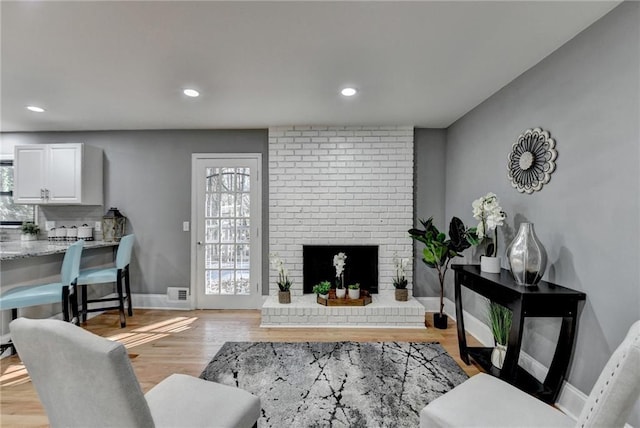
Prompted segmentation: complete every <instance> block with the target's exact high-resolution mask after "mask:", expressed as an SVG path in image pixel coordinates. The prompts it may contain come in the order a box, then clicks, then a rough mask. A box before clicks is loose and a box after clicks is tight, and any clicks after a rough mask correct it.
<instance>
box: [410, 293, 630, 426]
mask: <svg viewBox="0 0 640 428" xmlns="http://www.w3.org/2000/svg"><path fill="white" fill-rule="evenodd" d="M416 299H417V300H418V301H419V302H420V303H422V305H423V306H424V307H425V312H438V311H439V310H440V299H439V298H438V297H416ZM444 313H445V314H447V315H448V316H449V317H451V318H452V319H454V320H455V319H456V310H455V304H454V303H453V302H452V301H451V299H447V298H445V299H444ZM464 327H465V330H466V332H467V333H468V334H470V335H472V336H473V337H475V338H476V339H477V340H478V341H479V342H480V343H481V344H482V345H483V346H493V334H492V333H491V329H490V328H489V326H488V325H486V324H485V323H484V322H482V321H481V320H479V319H478V318H476V317H475V316H473V315H471V314H470V313H469V312H467V311H464ZM518 364H519V365H520V366H521V367H522V368H523V369H525V370H526V371H528V372H529V373H530V374H531V375H532V376H533V377H535V378H536V379H538V381H540V382H542V381H543V380H544V378H545V377H546V375H547V372H548V371H549V369H548V367H546V366H545V365H544V364H542V363H540V362H539V361H537V360H536V359H534V358H533V357H532V356H530V355H529V354H527V353H526V352H523V351H520V358H519V359H518ZM586 401H587V395H586V394H584V393H583V392H582V391H580V390H579V389H578V388H576V387H575V386H573V385H571V384H570V383H568V382H566V381H565V382H563V384H562V388H560V393H559V394H558V399H557V401H556V403H555V404H556V406H557V407H558V408H559V409H560V410H562V412H563V413H565V414H566V415H567V416H569V417H571V418H573V419H575V420H577V419H578V416H579V415H580V412H581V411H582V408H583V407H584V404H585V403H586ZM627 426H628V425H627Z"/></svg>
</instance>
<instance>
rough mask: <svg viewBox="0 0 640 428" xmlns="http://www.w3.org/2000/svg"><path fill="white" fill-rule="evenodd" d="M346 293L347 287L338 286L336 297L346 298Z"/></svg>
mask: <svg viewBox="0 0 640 428" xmlns="http://www.w3.org/2000/svg"><path fill="white" fill-rule="evenodd" d="M346 295H347V289H346V288H336V297H337V298H338V299H344V298H345V296H346Z"/></svg>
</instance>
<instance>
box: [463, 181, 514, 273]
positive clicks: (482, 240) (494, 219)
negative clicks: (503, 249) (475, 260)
mask: <svg viewBox="0 0 640 428" xmlns="http://www.w3.org/2000/svg"><path fill="white" fill-rule="evenodd" d="M471 207H472V208H473V218H475V219H476V220H478V221H479V223H478V226H477V227H476V228H475V229H474V228H471V229H470V231H471V232H470V233H469V237H470V238H471V240H472V241H473V242H472V244H473V245H483V246H484V255H482V256H480V270H481V271H483V272H488V273H500V257H498V226H502V225H504V219H505V218H506V217H507V214H506V213H505V212H504V211H503V210H502V207H501V206H500V201H499V200H498V197H497V196H496V194H495V193H492V192H489V193H487V194H486V195H484V196H482V197H480V198H478V199H476V200H475V201H473V203H472V204H471Z"/></svg>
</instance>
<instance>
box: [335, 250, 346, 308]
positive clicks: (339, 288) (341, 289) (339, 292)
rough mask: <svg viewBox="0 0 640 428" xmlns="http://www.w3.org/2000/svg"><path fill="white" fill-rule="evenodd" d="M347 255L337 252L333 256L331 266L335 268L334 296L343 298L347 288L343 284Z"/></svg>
mask: <svg viewBox="0 0 640 428" xmlns="http://www.w3.org/2000/svg"><path fill="white" fill-rule="evenodd" d="M346 260H347V255H346V254H345V253H343V252H339V253H338V254H336V255H335V256H333V266H334V267H335V268H336V297H337V298H338V299H344V298H345V296H346V295H347V289H346V288H345V286H344V267H345V265H346V264H347V261H346Z"/></svg>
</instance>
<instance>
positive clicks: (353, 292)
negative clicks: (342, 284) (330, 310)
mask: <svg viewBox="0 0 640 428" xmlns="http://www.w3.org/2000/svg"><path fill="white" fill-rule="evenodd" d="M347 288H348V289H349V298H350V299H359V298H360V284H358V283H357V282H356V283H355V284H350V285H349V287H347Z"/></svg>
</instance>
